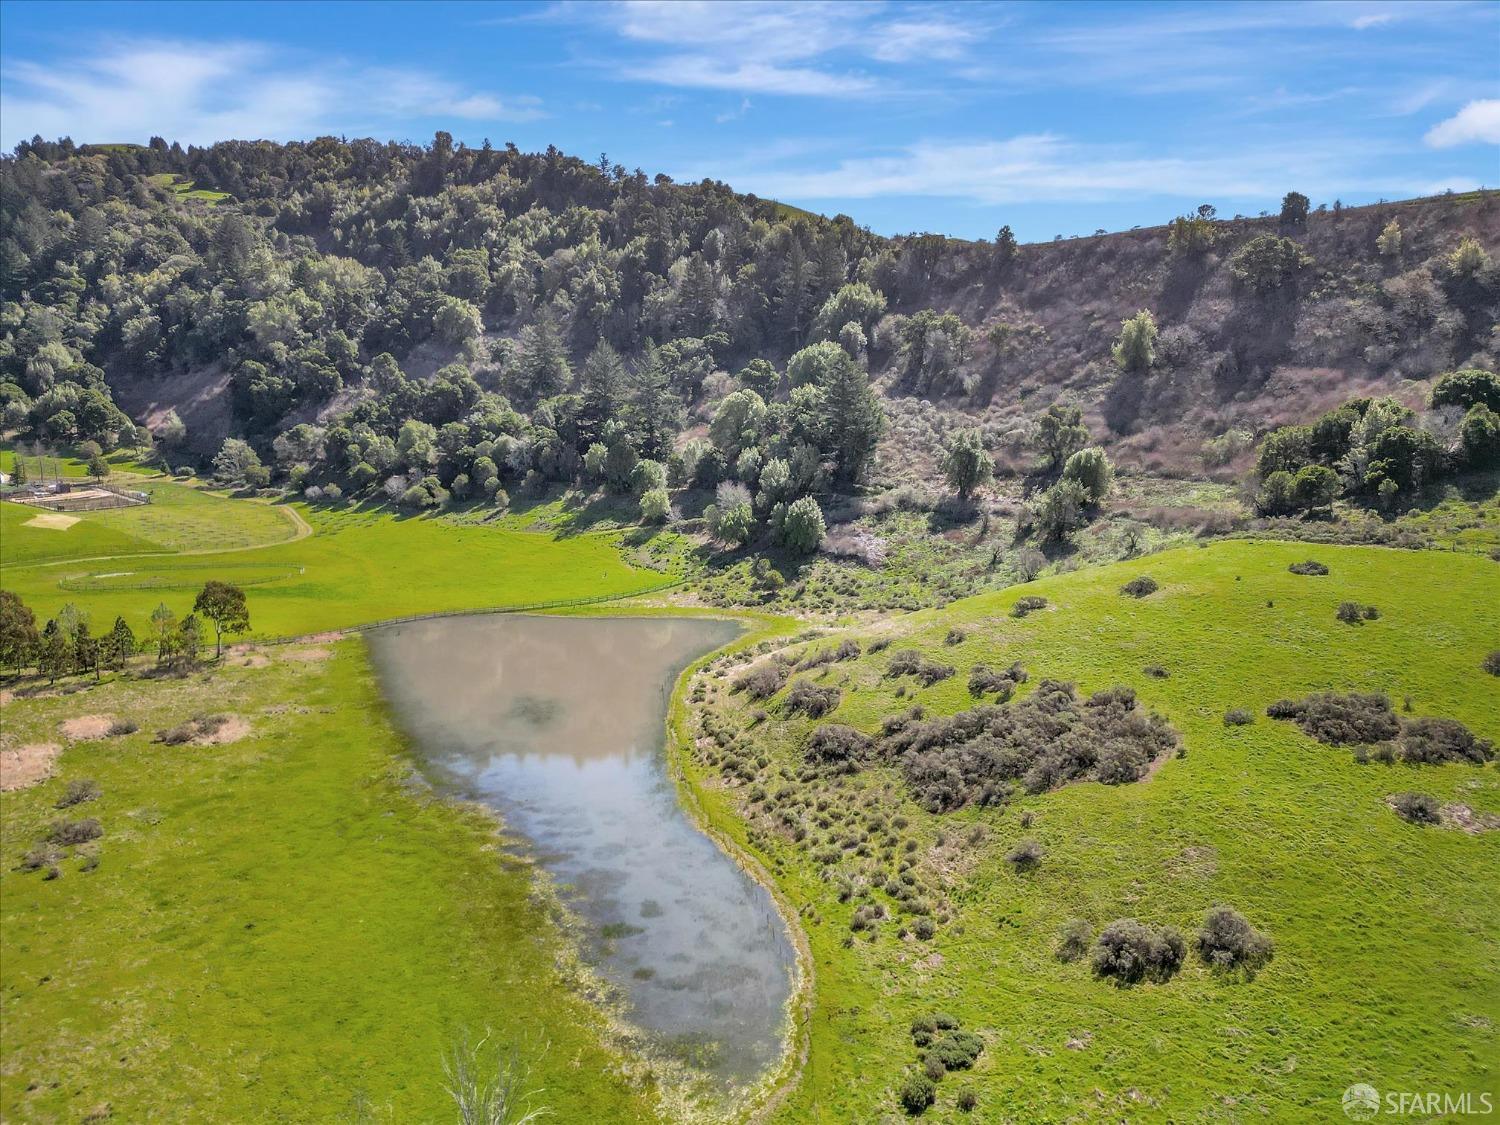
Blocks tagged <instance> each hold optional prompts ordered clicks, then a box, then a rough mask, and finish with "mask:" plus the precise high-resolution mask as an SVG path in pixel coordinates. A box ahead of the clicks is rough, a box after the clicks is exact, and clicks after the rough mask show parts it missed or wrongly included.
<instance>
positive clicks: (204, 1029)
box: [0, 640, 652, 1122]
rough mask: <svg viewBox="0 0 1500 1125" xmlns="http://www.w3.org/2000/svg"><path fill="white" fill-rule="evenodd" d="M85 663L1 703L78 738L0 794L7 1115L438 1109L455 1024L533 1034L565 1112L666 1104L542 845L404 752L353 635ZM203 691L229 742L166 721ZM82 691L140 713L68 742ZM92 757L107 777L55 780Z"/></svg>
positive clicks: (552, 1092) (27, 724)
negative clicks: (69, 842) (612, 1036)
mask: <svg viewBox="0 0 1500 1125" xmlns="http://www.w3.org/2000/svg"><path fill="white" fill-rule="evenodd" d="M78 687H79V689H80V690H77V691H75V692H71V693H69V694H65V695H58V694H49V695H46V696H44V697H41V698H34V699H31V698H28V699H20V700H15V701H12V702H11V703H9V704H8V705H7V706H6V707H5V711H4V720H5V722H4V726H5V732H4V743H5V745H6V746H7V747H13V746H17V745H26V744H36V743H46V742H51V743H55V744H62V743H66V744H67V745H66V749H65V751H64V752H63V754H62V757H61V759H60V760H59V763H58V767H57V772H56V776H55V777H53V778H52V779H50V780H48V781H45V782H43V783H42V784H40V785H38V786H36V787H34V788H31V789H27V790H24V791H21V792H14V793H5V794H3V795H0V809H3V813H4V815H3V818H0V824H3V827H0V868H3V870H0V887H3V896H0V898H3V902H4V908H3V909H4V914H3V918H4V934H5V957H4V959H3V966H0V996H3V998H4V1006H5V1024H6V1028H7V1034H6V1044H5V1064H4V1067H3V1068H0V1117H4V1118H5V1119H6V1120H14V1121H21V1120H25V1121H37V1122H50V1121H78V1120H81V1119H85V1118H86V1117H87V1115H88V1114H90V1113H95V1114H96V1115H98V1114H99V1113H100V1111H101V1109H105V1108H107V1110H108V1113H107V1116H109V1117H110V1118H111V1119H112V1120H124V1121H140V1120H146V1119H148V1118H150V1119H158V1120H218V1121H251V1120H256V1121H266V1120H310V1119H319V1120H346V1121H382V1122H383V1121H414V1120H434V1119H439V1118H442V1117H445V1116H446V1115H447V1114H448V1113H449V1112H450V1108H449V1104H448V1101H447V1095H446V1094H445V1093H444V1090H443V1071H442V1054H443V1052H444V1051H445V1050H446V1049H447V1048H449V1047H450V1046H451V1044H452V1043H453V1041H454V1038H455V1036H457V1035H458V1034H459V1033H460V1032H461V1030H462V1029H465V1028H467V1029H468V1030H470V1031H472V1032H473V1033H474V1035H475V1036H476V1038H477V1037H478V1036H480V1035H483V1034H484V1032H485V1029H486V1028H492V1029H494V1030H495V1032H496V1042H504V1043H507V1044H515V1045H523V1046H524V1047H525V1048H526V1049H527V1052H528V1055H529V1056H531V1057H533V1058H534V1059H535V1060H536V1061H535V1065H534V1073H533V1076H532V1084H533V1085H535V1086H538V1087H542V1088H545V1095H544V1098H543V1099H542V1101H544V1102H545V1104H548V1105H550V1106H552V1107H553V1108H554V1109H555V1111H556V1112H557V1114H558V1115H559V1117H561V1118H562V1119H564V1120H581V1119H583V1118H584V1117H588V1116H590V1115H596V1119H599V1120H619V1121H624V1120H638V1119H645V1118H646V1117H648V1116H649V1115H650V1113H651V1104H652V1099H651V1097H650V1093H651V1088H650V1083H649V1082H645V1083H642V1082H639V1081H627V1079H626V1078H625V1077H624V1076H623V1071H624V1070H625V1069H626V1067H625V1064H624V1062H623V1061H622V1059H621V1058H620V1057H619V1056H618V1055H616V1054H614V1053H613V1052H611V1051H609V1050H607V1049H606V1048H604V1047H603V1046H601V1044H602V1043H603V1042H604V1041H605V1035H604V1028H603V1018H602V1017H601V1015H600V1014H599V1012H598V1011H597V1010H596V1009H594V1008H593V1007H592V1006H590V1005H589V1004H588V1003H587V1002H585V1001H584V1000H583V999H582V998H581V995H580V992H579V990H578V989H577V988H576V987H575V986H574V984H573V983H570V980H571V978H570V977H569V974H568V973H567V971H566V966H567V964H568V959H569V956H570V953H569V949H568V945H567V942H566V941H565V940H564V938H563V937H562V936H561V931H560V930H559V929H558V927H557V925H556V919H555V917H554V914H553V912H552V910H551V909H550V908H549V906H548V905H547V901H546V899H545V898H541V897H538V896H537V895H536V893H535V889H534V884H533V875H532V869H531V866H530V864H529V863H528V862H526V861H523V860H522V859H519V858H517V857H516V856H514V855H512V854H511V853H509V852H507V851H506V850H504V849H503V848H500V847H497V840H496V837H495V832H494V825H493V822H492V821H491V820H490V819H488V818H487V817H485V816H483V815H480V814H478V813H471V812H469V811H467V810H465V809H462V808H459V807H456V806H453V805H450V804H447V803H445V802H441V801H438V800H436V799H434V798H433V797H431V796H430V795H429V794H428V793H427V791H426V788H425V786H424V785H423V784H422V783H421V782H420V781H418V780H417V779H416V778H415V777H414V775H413V774H412V772H411V769H410V767H409V766H408V765H407V764H406V761H405V759H404V757H403V748H402V741H401V739H400V737H399V736H398V735H397V734H396V732H395V731H394V730H393V729H392V728H391V726H390V725H389V723H388V722H387V721H386V718H385V708H384V704H383V703H382V701H381V700H380V698H379V696H378V692H377V689H376V686H375V684H374V681H373V678H372V676H371V674H370V672H369V670H368V667H367V665H366V663H365V660H364V656H363V650H362V644H361V642H359V641H358V640H348V641H344V642H340V643H339V644H337V645H334V646H332V648H331V649H330V648H328V647H317V648H307V647H304V648H300V649H299V648H286V647H277V648H275V649H274V650H272V651H271V652H270V654H269V656H267V655H264V654H259V653H256V654H250V655H248V656H245V655H241V656H237V657H235V658H231V659H229V660H227V661H226V662H225V664H223V665H220V666H217V667H214V668H212V669H206V670H203V671H200V672H197V673H194V674H192V675H190V676H189V677H187V678H185V679H180V680H178V679H171V678H168V679H161V680H149V679H140V678H136V677H134V676H126V677H123V678H119V679H115V680H113V681H112V682H105V683H103V684H100V685H97V686H96V685H93V684H92V683H90V682H88V681H83V682H81V683H80V684H79V685H78ZM209 700H211V701H212V707H213V708H214V709H215V710H216V711H218V712H221V713H223V714H226V715H230V716H233V717H234V719H235V720H237V723H240V722H242V723H243V724H244V726H243V727H242V728H240V727H238V726H237V725H235V726H231V727H230V728H228V729H229V730H230V731H231V732H232V737H233V741H229V742H226V743H224V744H222V745H199V744H197V743H192V742H189V743H185V744H182V745H167V744H163V743H161V742H159V741H156V740H155V739H154V734H155V732H156V731H158V730H162V729H168V728H171V727H173V726H175V725H177V724H179V723H182V722H184V721H185V720H188V719H189V718H190V717H192V716H194V715H197V714H200V713H201V712H202V711H203V710H204V707H205V703H206V701H209ZM82 715H98V716H109V717H111V718H113V719H116V720H122V721H128V722H129V723H133V724H135V725H136V726H138V727H139V730H138V731H137V732H135V733H130V734H123V735H119V736H113V737H110V736H105V737H98V738H93V739H87V740H80V741H72V742H68V740H67V737H66V736H65V735H64V734H63V733H62V731H61V725H62V724H63V723H64V722H65V721H67V720H70V719H78V718H79V717H80V716H82ZM85 780H87V781H91V782H93V783H95V784H96V785H97V787H98V791H99V796H98V797H97V799H94V800H90V801H87V802H85V803H81V804H78V805H75V806H73V807H71V808H69V809H66V810H64V811H59V810H58V809H57V808H55V807H54V806H55V805H56V803H57V802H58V800H59V798H61V797H62V795H63V794H64V793H65V792H66V790H67V788H68V786H69V785H70V784H71V783H75V782H82V781H85ZM83 818H93V819H96V820H97V821H98V822H99V824H100V826H101V827H102V830H103V835H102V836H101V837H100V838H98V839H97V840H94V841H92V842H89V843H86V844H83V845H79V846H77V847H68V848H59V849H57V851H58V852H59V853H60V855H59V857H58V858H57V860H56V867H57V870H58V872H59V874H58V876H57V877H56V878H51V879H49V878H46V877H45V875H46V872H45V869H43V870H31V871H27V870H22V869H21V868H22V864H23V857H24V856H25V855H26V854H27V853H28V852H31V851H32V850H33V849H35V848H37V847H38V846H39V845H42V842H43V840H44V838H45V837H46V835H47V833H48V831H49V828H50V826H51V825H52V824H54V822H57V821H59V820H64V819H83ZM544 1048H545V1050H544Z"/></svg>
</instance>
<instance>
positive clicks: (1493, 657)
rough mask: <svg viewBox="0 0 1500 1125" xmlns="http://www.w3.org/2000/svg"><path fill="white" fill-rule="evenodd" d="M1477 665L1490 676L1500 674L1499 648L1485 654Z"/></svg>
mask: <svg viewBox="0 0 1500 1125" xmlns="http://www.w3.org/2000/svg"><path fill="white" fill-rule="evenodd" d="M1479 666H1480V667H1481V668H1483V669H1484V670H1485V671H1486V672H1488V673H1489V674H1490V675H1492V676H1500V648H1497V649H1496V650H1495V651H1494V652H1492V653H1490V654H1489V655H1488V656H1486V657H1485V658H1484V660H1483V661H1482V662H1481V663H1480V665H1479Z"/></svg>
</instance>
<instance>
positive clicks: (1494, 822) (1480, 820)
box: [1438, 802, 1500, 836]
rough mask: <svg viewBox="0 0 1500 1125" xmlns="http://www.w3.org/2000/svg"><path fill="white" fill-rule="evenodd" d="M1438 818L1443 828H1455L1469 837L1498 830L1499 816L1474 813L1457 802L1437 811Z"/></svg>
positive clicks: (1499, 826)
mask: <svg viewBox="0 0 1500 1125" xmlns="http://www.w3.org/2000/svg"><path fill="white" fill-rule="evenodd" d="M1438 816H1440V817H1442V819H1443V827H1444V828H1457V829H1459V830H1460V831H1462V832H1467V833H1469V835H1471V836H1477V835H1479V833H1481V832H1493V831H1494V830H1495V829H1497V828H1500V816H1497V815H1496V814H1495V813H1482V812H1475V811H1474V810H1473V809H1471V808H1470V807H1469V806H1468V805H1461V804H1458V803H1457V802H1455V803H1454V804H1451V805H1444V806H1443V807H1442V808H1440V809H1438Z"/></svg>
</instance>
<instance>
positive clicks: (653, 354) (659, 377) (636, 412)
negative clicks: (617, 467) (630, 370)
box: [630, 345, 682, 461]
mask: <svg viewBox="0 0 1500 1125" xmlns="http://www.w3.org/2000/svg"><path fill="white" fill-rule="evenodd" d="M631 383H632V386H631V395H630V398H631V415H632V418H631V421H632V428H633V429H634V430H635V432H636V434H637V435H638V436H639V438H640V452H641V456H643V457H650V458H652V459H653V460H658V461H664V460H666V457H667V455H668V454H669V453H671V451H672V438H673V436H674V435H675V434H676V433H677V431H678V429H679V428H681V425H682V400H681V399H679V398H678V397H677V392H676V391H674V390H672V386H671V384H670V383H669V382H668V381H667V372H666V369H665V368H664V367H663V366H662V362H661V357H660V356H659V355H658V354H657V351H656V349H655V348H654V347H651V346H649V345H648V346H647V348H646V355H645V358H643V359H642V360H641V364H640V366H639V367H637V368H636V371H635V375H634V377H633V378H632V380H631Z"/></svg>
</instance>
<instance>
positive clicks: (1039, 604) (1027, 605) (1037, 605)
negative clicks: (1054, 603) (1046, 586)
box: [1010, 594, 1047, 617]
mask: <svg viewBox="0 0 1500 1125" xmlns="http://www.w3.org/2000/svg"><path fill="white" fill-rule="evenodd" d="M1046 608H1047V599H1046V598H1043V597H1039V596H1037V595H1036V594H1027V595H1026V596H1025V597H1024V598H1017V599H1016V604H1015V605H1014V606H1012V607H1011V611H1010V615H1011V616H1012V617H1025V616H1026V615H1027V614H1028V613H1035V612H1036V611H1037V610H1039V609H1046Z"/></svg>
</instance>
